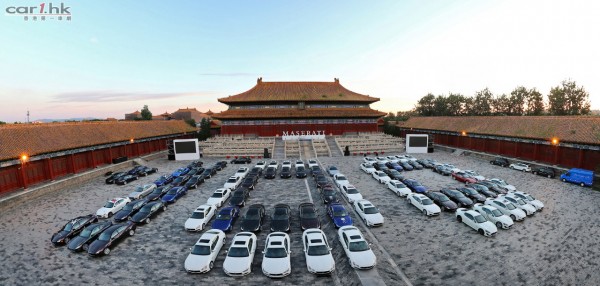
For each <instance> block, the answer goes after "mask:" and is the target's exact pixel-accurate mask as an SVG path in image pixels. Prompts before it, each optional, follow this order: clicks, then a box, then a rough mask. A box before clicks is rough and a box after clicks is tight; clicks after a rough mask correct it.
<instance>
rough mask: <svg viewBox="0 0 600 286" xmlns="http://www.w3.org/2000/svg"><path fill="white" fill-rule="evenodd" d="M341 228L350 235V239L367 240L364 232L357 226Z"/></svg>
mask: <svg viewBox="0 0 600 286" xmlns="http://www.w3.org/2000/svg"><path fill="white" fill-rule="evenodd" d="M340 230H341V231H342V232H343V233H345V234H346V235H347V236H348V238H349V239H350V241H356V240H359V241H360V240H365V239H364V237H363V235H362V233H361V232H360V231H359V230H358V228H357V227H355V226H344V227H342V228H340Z"/></svg>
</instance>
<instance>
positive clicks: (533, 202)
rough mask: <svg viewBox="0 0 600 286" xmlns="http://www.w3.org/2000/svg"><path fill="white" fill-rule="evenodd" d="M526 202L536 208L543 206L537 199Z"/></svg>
mask: <svg viewBox="0 0 600 286" xmlns="http://www.w3.org/2000/svg"><path fill="white" fill-rule="evenodd" d="M527 203H529V204H531V205H533V206H534V207H537V208H543V207H544V203H542V202H541V201H539V200H533V201H529V202H527Z"/></svg>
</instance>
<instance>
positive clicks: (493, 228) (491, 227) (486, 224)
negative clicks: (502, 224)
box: [479, 221, 498, 233]
mask: <svg viewBox="0 0 600 286" xmlns="http://www.w3.org/2000/svg"><path fill="white" fill-rule="evenodd" d="M479 226H480V227H481V228H483V229H484V230H487V231H489V232H492V233H494V232H497V231H498V228H497V227H496V225H495V224H494V223H493V222H491V221H486V222H484V223H480V224H479Z"/></svg>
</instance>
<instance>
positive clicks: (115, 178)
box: [104, 166, 158, 185]
mask: <svg viewBox="0 0 600 286" xmlns="http://www.w3.org/2000/svg"><path fill="white" fill-rule="evenodd" d="M156 172H158V169H157V168H151V167H147V166H135V167H133V168H131V169H130V170H128V171H123V172H116V173H112V172H109V173H107V176H108V177H107V178H106V180H105V181H104V182H105V183H107V184H117V185H126V184H127V183H130V182H133V181H135V180H137V179H138V178H139V177H145V176H148V175H151V174H154V173H156Z"/></svg>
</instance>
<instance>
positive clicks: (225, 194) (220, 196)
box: [206, 188, 231, 207]
mask: <svg viewBox="0 0 600 286" xmlns="http://www.w3.org/2000/svg"><path fill="white" fill-rule="evenodd" d="M229 196H231V190H229V189H224V188H220V189H217V190H216V191H215V192H214V193H213V194H212V195H211V196H210V198H208V200H206V204H207V205H209V206H211V205H214V206H216V207H221V206H222V205H223V203H224V202H225V201H226V200H227V199H228V198H229Z"/></svg>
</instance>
